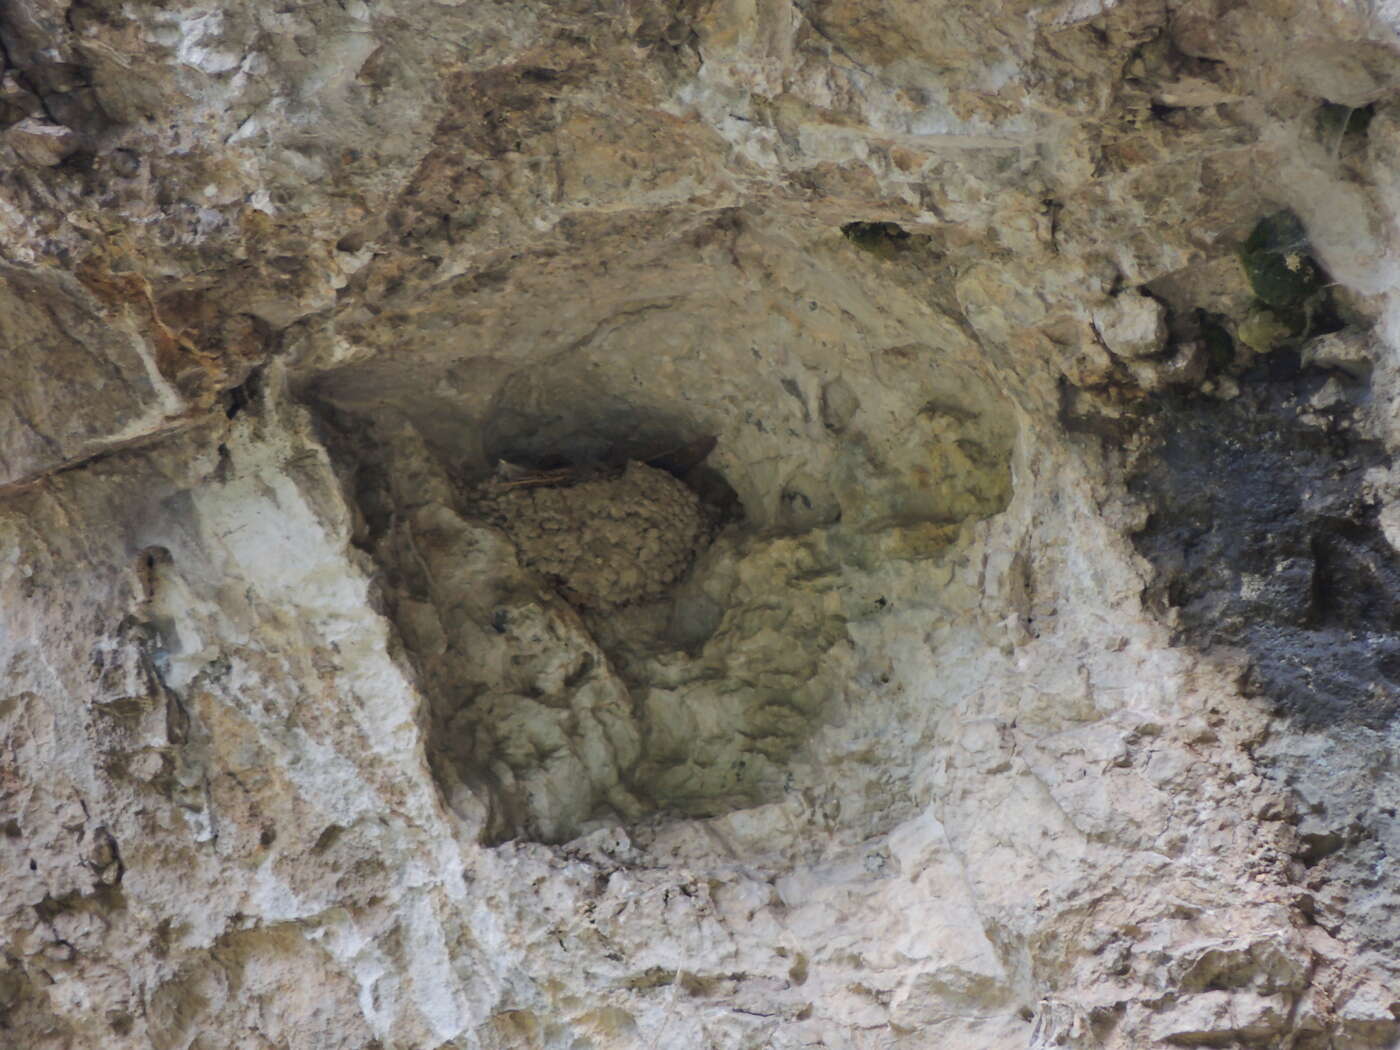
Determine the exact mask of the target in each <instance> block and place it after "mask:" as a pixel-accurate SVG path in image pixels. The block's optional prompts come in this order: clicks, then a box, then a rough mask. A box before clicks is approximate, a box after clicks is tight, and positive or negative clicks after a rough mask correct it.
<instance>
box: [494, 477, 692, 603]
mask: <svg viewBox="0 0 1400 1050" xmlns="http://www.w3.org/2000/svg"><path fill="white" fill-rule="evenodd" d="M474 503H475V505H476V509H477V512H478V513H480V514H481V515H482V517H484V518H485V519H486V520H488V521H490V522H491V523H492V524H493V525H496V526H497V527H499V528H501V529H503V530H504V531H505V532H506V534H507V535H509V536H510V538H511V541H512V542H513V543H514V544H515V549H516V552H517V555H518V556H519V558H520V562H521V564H522V565H524V566H525V567H527V568H529V569H532V570H534V571H535V572H538V573H540V574H542V575H544V576H546V577H548V578H549V579H551V580H552V581H553V582H554V583H555V585H556V586H557V587H558V588H559V591H560V593H561V594H562V595H563V596H564V598H565V599H567V600H568V601H569V602H570V603H572V604H573V605H576V606H579V607H581V608H587V609H598V610H606V609H614V608H617V607H618V606H622V605H629V604H632V603H634V602H641V601H647V600H649V599H652V598H657V597H660V595H661V594H662V593H663V592H664V591H665V590H666V588H668V587H669V586H670V585H671V584H673V583H675V582H676V580H678V579H679V578H680V577H681V576H683V575H684V574H685V573H686V572H687V570H689V568H690V565H691V563H692V562H693V561H694V560H695V555H696V553H697V552H698V551H699V550H700V549H701V548H703V547H704V545H705V544H706V543H708V542H709V539H710V535H711V522H710V520H709V516H708V515H707V513H706V508H705V507H704V506H703V505H702V504H701V502H700V500H699V498H698V497H697V496H696V495H695V493H694V492H692V491H691V490H690V489H689V488H687V487H686V486H685V485H684V484H682V483H681V482H680V481H677V480H676V479H675V478H674V477H672V476H671V475H670V474H668V473H666V472H665V471H664V470H657V469H655V468H654V467H648V466H646V465H645V464H643V463H637V462H631V463H628V464H627V466H626V468H625V469H623V470H621V471H617V472H606V471H598V470H594V471H580V470H571V471H556V472H539V473H536V474H526V475H523V476H519V477H515V478H504V479H502V478H498V479H496V480H494V481H491V482H488V483H487V484H486V485H484V486H483V487H482V488H480V489H479V490H478V491H477V493H476V499H475V500H474Z"/></svg>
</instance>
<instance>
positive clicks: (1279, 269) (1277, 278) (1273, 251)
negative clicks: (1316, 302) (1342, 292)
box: [1240, 211, 1327, 310]
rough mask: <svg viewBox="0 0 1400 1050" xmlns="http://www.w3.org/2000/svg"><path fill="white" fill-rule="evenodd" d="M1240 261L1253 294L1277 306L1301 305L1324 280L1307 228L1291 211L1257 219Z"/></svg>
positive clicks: (1291, 306) (1242, 250)
mask: <svg viewBox="0 0 1400 1050" xmlns="http://www.w3.org/2000/svg"><path fill="white" fill-rule="evenodd" d="M1240 261H1241V262H1242V263H1243V264H1244V270H1245V274H1246V275H1247V276H1248V277H1249V284H1250V287H1251V288H1253V289H1254V294H1255V295H1256V296H1258V297H1259V300H1260V301H1261V302H1262V303H1264V304H1265V305H1267V306H1271V307H1275V308H1278V309H1284V310H1287V309H1291V308H1296V307H1299V306H1301V305H1302V304H1303V303H1304V302H1305V301H1306V300H1307V299H1308V298H1310V297H1311V296H1313V295H1315V294H1317V293H1318V292H1319V291H1321V290H1322V288H1323V287H1324V286H1325V284H1326V283H1327V274H1326V272H1325V271H1324V270H1323V269H1322V267H1321V266H1320V265H1319V264H1318V262H1317V260H1316V259H1314V258H1313V256H1312V245H1311V244H1310V243H1309V242H1308V235H1307V231H1306V230H1304V229H1303V224H1302V222H1301V221H1300V220H1299V218H1298V216H1296V215H1294V214H1293V213H1292V212H1291V211H1280V212H1275V213H1274V214H1273V215H1268V216H1265V217H1264V218H1262V219H1260V220H1259V222H1258V223H1257V224H1256V225H1255V227H1254V230H1253V231H1252V232H1251V233H1250V235H1249V238H1248V239H1247V240H1246V241H1245V242H1244V247H1243V248H1241V249H1240Z"/></svg>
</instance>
